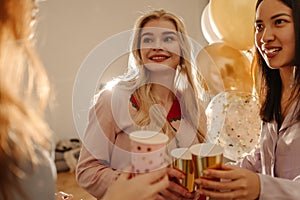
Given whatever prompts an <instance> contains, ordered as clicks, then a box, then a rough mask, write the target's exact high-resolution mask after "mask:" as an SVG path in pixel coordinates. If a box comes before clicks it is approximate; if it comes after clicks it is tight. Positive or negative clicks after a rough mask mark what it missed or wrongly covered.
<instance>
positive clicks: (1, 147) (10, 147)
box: [0, 0, 51, 199]
mask: <svg viewBox="0 0 300 200" xmlns="http://www.w3.org/2000/svg"><path fill="white" fill-rule="evenodd" d="M34 8H35V3H34V1H33V0H21V1H20V0H1V1H0V176H1V179H0V190H1V193H0V198H1V197H3V198H4V199H11V194H12V191H13V190H17V191H18V192H22V193H23V194H24V192H25V191H21V188H20V186H19V185H18V179H22V178H24V177H26V174H25V172H24V170H23V169H22V167H21V164H24V163H26V164H29V165H31V166H32V167H33V168H32V169H34V166H35V165H36V164H38V163H39V160H38V158H37V155H36V152H35V149H36V147H37V146H41V147H42V148H48V149H49V148H50V135H51V133H50V130H49V128H48V126H47V124H46V123H45V122H44V120H43V112H44V109H45V107H46V105H47V99H48V94H49V84H48V79H47V76H46V73H45V71H44V68H43V66H42V64H41V62H40V61H39V59H38V57H37V54H36V52H35V48H34V41H33V38H32V34H33V28H34V26H33V20H34V15H33V14H34V12H35V10H34ZM25 193H26V192H25Z"/></svg>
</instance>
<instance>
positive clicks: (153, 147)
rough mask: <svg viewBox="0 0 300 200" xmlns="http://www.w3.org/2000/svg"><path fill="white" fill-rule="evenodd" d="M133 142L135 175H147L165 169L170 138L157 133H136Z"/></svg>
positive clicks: (132, 159) (133, 135)
mask: <svg viewBox="0 0 300 200" xmlns="http://www.w3.org/2000/svg"><path fill="white" fill-rule="evenodd" d="M129 138H130V140H131V163H132V172H133V173H137V174H138V173H147V172H151V171H153V170H156V169H159V168H161V167H163V165H164V163H165V157H166V146H167V143H168V141H169V137H168V136H167V135H165V134H163V133H159V132H155V131H135V132H132V133H131V134H130V135H129Z"/></svg>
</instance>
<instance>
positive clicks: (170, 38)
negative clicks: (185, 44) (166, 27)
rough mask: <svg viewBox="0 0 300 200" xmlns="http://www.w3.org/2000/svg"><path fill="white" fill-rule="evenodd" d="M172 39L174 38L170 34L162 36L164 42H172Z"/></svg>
mask: <svg viewBox="0 0 300 200" xmlns="http://www.w3.org/2000/svg"><path fill="white" fill-rule="evenodd" d="M174 40H175V38H174V37H172V36H167V37H165V38H164V42H172V41H174Z"/></svg>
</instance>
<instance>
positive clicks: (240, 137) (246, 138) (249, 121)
mask: <svg viewBox="0 0 300 200" xmlns="http://www.w3.org/2000/svg"><path fill="white" fill-rule="evenodd" d="M206 115H207V119H208V127H207V141H208V142H210V143H216V144H220V145H221V146H223V147H224V156H225V157H226V158H229V159H231V160H238V159H239V158H241V157H243V156H245V155H246V154H248V153H250V152H251V151H252V150H253V149H255V148H256V147H257V146H258V145H259V137H260V119H259V117H258V116H259V103H258V99H257V98H256V97H255V96H253V95H251V94H249V93H247V92H238V91H230V92H221V93H219V94H218V95H217V96H215V97H214V98H213V99H212V101H211V102H210V103H209V105H208V107H207V109H206Z"/></svg>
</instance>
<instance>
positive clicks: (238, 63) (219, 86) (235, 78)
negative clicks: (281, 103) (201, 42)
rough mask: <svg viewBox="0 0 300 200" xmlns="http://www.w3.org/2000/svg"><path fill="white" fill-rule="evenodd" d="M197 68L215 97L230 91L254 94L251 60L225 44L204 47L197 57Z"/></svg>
mask: <svg viewBox="0 0 300 200" xmlns="http://www.w3.org/2000/svg"><path fill="white" fill-rule="evenodd" d="M197 67H198V70H199V71H200V73H201V74H202V76H203V78H204V80H205V82H206V84H207V87H208V90H209V92H210V94H211V95H213V96H215V95H217V94H218V93H220V92H223V91H230V90H240V91H244V92H252V87H253V81H252V77H251V68H250V61H249V59H248V58H247V56H246V55H245V54H244V53H242V52H241V51H240V50H237V49H234V48H232V47H230V46H228V45H226V44H225V43H222V42H219V43H213V44H211V45H207V46H206V47H204V48H203V49H202V50H201V51H200V52H199V54H198V55H197Z"/></svg>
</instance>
